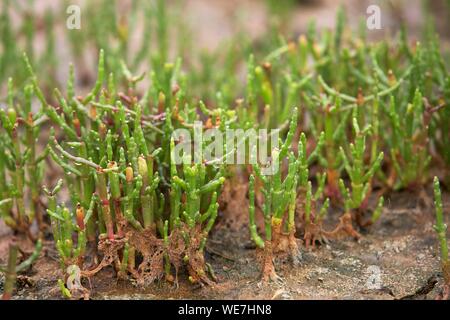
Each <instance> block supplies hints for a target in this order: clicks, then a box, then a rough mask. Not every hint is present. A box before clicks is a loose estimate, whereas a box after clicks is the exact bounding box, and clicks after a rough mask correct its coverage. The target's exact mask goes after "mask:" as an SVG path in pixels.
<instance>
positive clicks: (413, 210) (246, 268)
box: [0, 185, 450, 299]
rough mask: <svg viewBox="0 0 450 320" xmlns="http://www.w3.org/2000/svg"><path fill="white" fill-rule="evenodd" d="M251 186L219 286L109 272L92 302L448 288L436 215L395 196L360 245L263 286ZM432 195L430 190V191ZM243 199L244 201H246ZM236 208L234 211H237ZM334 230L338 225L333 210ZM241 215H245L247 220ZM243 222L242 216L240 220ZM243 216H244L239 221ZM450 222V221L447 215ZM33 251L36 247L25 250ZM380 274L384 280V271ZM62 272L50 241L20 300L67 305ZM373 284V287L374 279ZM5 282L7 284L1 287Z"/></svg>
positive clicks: (220, 255)
mask: <svg viewBox="0 0 450 320" xmlns="http://www.w3.org/2000/svg"><path fill="white" fill-rule="evenodd" d="M245 189H246V186H245V185H242V186H240V187H239V189H238V194H239V195H241V196H240V199H239V196H236V197H237V198H236V202H235V203H237V204H240V207H241V208H244V209H241V210H240V211H241V212H237V213H238V216H237V218H238V219H230V218H229V217H230V212H229V209H228V208H225V212H222V214H221V218H220V220H219V222H218V224H217V227H216V228H215V229H214V232H213V233H212V235H211V236H210V239H209V241H208V244H207V250H206V260H207V262H209V263H210V264H211V265H212V266H213V268H214V271H215V273H216V276H217V278H218V282H217V284H216V285H215V286H213V287H203V288H201V287H197V286H194V285H192V284H190V283H189V282H188V281H187V280H186V277H185V274H184V273H183V272H182V273H181V274H180V276H179V278H180V281H179V287H178V288H176V287H174V286H173V285H171V284H169V283H167V282H165V281H162V282H160V283H155V284H154V285H152V286H150V287H148V288H146V289H142V288H137V287H136V286H135V285H134V284H133V282H132V281H119V282H118V281H117V280H116V276H115V273H114V271H113V269H112V268H106V269H104V270H103V271H101V272H100V273H98V274H97V275H96V276H95V277H93V278H92V279H91V280H90V283H89V282H85V283H84V284H85V286H86V287H88V288H90V289H91V298H92V299H434V298H436V296H437V295H438V294H439V292H440V290H441V288H442V277H441V273H440V263H439V251H438V241H437V238H436V235H435V232H434V231H433V223H434V208H433V207H431V208H426V207H424V205H423V204H421V203H419V202H418V201H417V199H418V198H417V196H416V195H414V194H410V193H407V192H401V193H395V194H392V195H391V196H390V197H389V198H388V199H387V201H386V205H385V209H384V212H383V215H382V217H381V219H380V221H378V222H377V223H376V224H375V225H374V226H373V227H371V229H369V230H366V231H363V238H362V239H361V240H359V241H358V242H356V241H354V240H351V239H344V240H339V241H332V242H329V243H328V244H323V245H318V246H317V247H316V248H315V249H313V250H309V251H306V250H305V249H302V260H301V264H300V265H298V266H293V265H292V264H291V263H290V262H289V261H277V263H276V267H277V272H278V274H279V275H280V276H281V277H282V279H283V283H281V284H275V283H269V284H264V283H261V282H260V281H259V276H260V263H259V259H258V256H259V254H258V252H257V250H256V249H255V248H254V246H253V245H252V242H251V240H250V235H249V232H248V229H247V226H246V216H244V214H245V213H246V212H244V211H245V207H246V204H245V202H246V201H247V200H246V198H245V197H246V196H245V195H246V192H245ZM427 192H428V194H429V195H431V194H432V193H431V190H427ZM242 195H243V196H242ZM443 198H444V211H445V212H448V210H449V208H450V197H449V194H448V193H445V194H444V195H443ZM235 209H236V207H234V208H233V210H235ZM333 211H335V212H334V213H331V214H330V215H329V217H328V219H327V226H326V227H327V228H328V229H331V228H332V227H333V226H334V224H335V223H336V222H337V219H338V217H339V210H333ZM240 214H242V216H240ZM235 217H236V216H235ZM239 217H241V218H240V219H239ZM446 218H447V222H449V220H450V219H449V216H448V215H446ZM10 239H11V237H10V235H8V234H5V233H4V232H3V235H2V236H1V238H0V260H3V262H4V260H5V257H6V255H7V254H6V249H7V243H8V242H9V241H10ZM24 248H27V249H28V250H30V251H31V250H32V246H31V245H30V244H28V246H26V245H25V246H24ZM378 270H379V271H380V273H379V277H378V276H377V273H376V272H377V271H378ZM61 275H62V274H61V271H60V269H59V264H58V262H57V254H56V250H55V249H54V247H53V244H52V242H51V241H48V242H47V243H46V245H45V247H44V249H43V252H42V253H41V257H40V258H39V259H38V260H37V261H36V263H35V264H34V265H33V267H32V268H31V269H30V270H28V271H27V272H26V273H24V274H23V275H22V276H20V277H19V281H18V290H17V293H16V295H15V296H14V299H60V298H61V295H60V292H59V289H58V287H57V285H56V283H57V280H58V278H60V277H61ZM371 279H372V280H374V281H375V282H372V284H373V285H370V283H371V282H370V280H371ZM2 282H3V279H0V287H1V286H2Z"/></svg>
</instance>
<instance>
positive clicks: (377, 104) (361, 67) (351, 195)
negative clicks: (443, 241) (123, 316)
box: [0, 0, 450, 298]
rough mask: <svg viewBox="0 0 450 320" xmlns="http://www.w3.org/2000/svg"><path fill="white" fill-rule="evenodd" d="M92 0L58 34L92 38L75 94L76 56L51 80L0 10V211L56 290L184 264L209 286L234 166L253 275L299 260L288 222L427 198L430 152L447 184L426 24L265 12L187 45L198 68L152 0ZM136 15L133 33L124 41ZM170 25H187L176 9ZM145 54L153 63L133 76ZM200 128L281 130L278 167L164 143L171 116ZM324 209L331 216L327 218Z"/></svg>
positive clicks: (444, 111)
mask: <svg viewBox="0 0 450 320" xmlns="http://www.w3.org/2000/svg"><path fill="white" fill-rule="evenodd" d="M93 3H94V2H93ZM144 3H145V4H144ZM3 5H4V6H6V7H7V6H8V5H9V2H8V1H5V4H3ZM100 8H101V10H100V11H102V12H103V14H98V15H97V14H96V13H98V11H96V10H97V9H94V8H91V10H87V11H86V12H90V13H91V14H92V16H90V17H89V19H88V21H90V22H91V23H90V24H89V25H88V26H87V29H88V30H89V32H86V33H85V32H80V33H76V32H75V31H70V33H69V36H70V37H71V43H72V46H73V48H72V49H73V52H74V53H75V56H77V57H81V56H82V54H81V53H84V52H85V51H87V49H88V47H90V46H92V45H93V46H94V47H95V48H96V49H98V50H99V52H100V54H99V59H98V70H97V78H96V81H95V83H94V85H93V88H92V89H91V90H90V91H89V92H88V93H87V94H85V95H83V96H80V95H77V94H76V92H75V91H76V90H78V84H79V82H80V81H78V82H77V81H76V79H77V78H78V79H80V78H82V76H83V73H84V72H85V70H81V73H78V72H79V71H78V68H75V67H74V66H72V65H71V66H70V67H69V76H68V81H67V85H66V88H65V89H64V90H63V89H55V90H54V91H51V90H49V86H51V85H52V83H51V84H49V83H47V82H46V81H44V80H45V79H44V80H42V78H44V74H45V71H43V70H44V69H42V66H44V67H45V66H47V64H46V63H44V62H39V61H37V60H36V59H35V57H34V56H33V55H32V54H31V53H30V51H29V50H25V51H27V52H28V54H24V55H23V56H20V59H19V58H18V57H19V55H18V50H19V49H18V48H17V47H16V46H11V47H8V44H10V43H11V41H12V42H14V41H13V40H12V39H13V35H14V30H11V28H10V27H8V23H7V22H8V19H9V14H8V10H6V11H2V12H3V13H2V17H1V23H0V26H1V32H2V34H5V35H6V36H4V37H2V38H1V39H2V44H1V45H2V48H11V49H8V52H7V54H4V55H3V56H2V60H1V61H0V63H1V65H2V66H3V65H6V66H11V67H8V68H17V70H19V69H20V70H22V69H23V70H24V72H22V73H20V72H18V71H17V70H8V68H6V69H5V68H0V70H1V72H2V73H1V74H0V83H1V82H2V80H3V81H4V79H6V78H7V77H8V76H10V75H11V74H12V73H14V75H15V78H14V79H12V80H9V81H8V85H7V87H8V90H7V91H8V94H7V99H6V107H5V108H2V110H1V112H0V120H1V127H0V151H1V152H0V181H1V182H4V183H1V184H0V194H1V199H0V210H1V211H0V216H1V219H2V220H3V221H4V222H5V223H6V224H7V225H8V226H10V227H11V229H13V230H14V232H15V233H16V234H20V235H25V236H27V237H29V238H30V239H31V240H32V241H35V242H36V241H39V239H43V238H45V237H48V236H49V235H50V234H51V237H52V238H53V240H54V243H55V247H56V249H57V251H58V253H59V257H60V264H61V270H62V274H63V276H62V278H61V279H60V281H59V286H60V288H61V291H62V293H63V294H64V295H65V296H66V297H72V298H76V297H80V296H81V297H86V296H88V295H89V291H88V290H87V289H86V288H85V287H84V286H83V279H85V278H90V277H93V276H94V275H95V274H96V273H98V272H99V271H100V270H102V269H103V268H105V267H112V268H113V269H114V270H115V271H116V274H117V277H118V278H120V279H130V278H134V279H135V280H136V281H137V283H138V284H140V285H148V284H150V283H152V282H153V281H155V280H159V279H162V278H165V279H166V280H167V281H169V282H173V283H175V284H176V283H177V282H178V272H179V270H180V269H183V270H184V271H186V273H187V274H188V279H189V280H190V281H191V282H193V283H200V284H213V283H214V281H215V277H214V273H213V270H212V268H211V266H210V265H209V264H208V263H207V262H206V261H205V259H204V251H205V248H206V242H207V238H208V234H209V233H210V231H212V230H213V227H214V224H215V221H216V219H217V217H218V215H219V204H220V203H219V199H220V194H221V187H222V185H223V184H224V182H225V179H226V178H228V177H232V176H233V175H237V174H239V172H244V175H245V176H246V177H247V176H248V177H249V178H248V190H249V194H248V196H249V208H248V211H249V233H250V236H251V238H252V239H253V241H254V242H255V244H256V246H257V247H258V248H260V249H261V250H263V251H264V255H263V263H262V265H263V268H262V269H263V272H262V275H263V279H265V280H278V279H279V278H278V276H277V274H276V272H275V265H274V255H275V256H281V255H283V254H286V253H287V254H288V255H289V256H290V257H291V259H292V261H293V262H294V263H297V262H298V261H299V259H300V256H301V255H300V251H301V250H302V249H301V248H302V245H301V243H300V241H299V239H297V237H298V236H299V235H300V236H301V237H302V238H303V240H304V246H305V247H307V248H310V247H314V246H315V245H316V244H317V243H320V242H322V241H327V240H328V239H335V238H339V237H342V236H344V237H346V236H350V237H353V238H359V237H360V236H361V235H360V233H359V230H361V229H363V228H366V227H368V226H369V225H372V224H374V223H375V222H376V221H377V220H378V219H379V218H380V216H381V213H382V211H383V202H384V196H386V195H387V196H388V195H389V194H388V192H390V191H392V190H402V189H410V190H415V191H416V192H419V193H420V195H422V196H423V194H424V193H423V192H421V191H423V188H424V187H425V186H426V184H427V183H428V181H429V175H428V171H429V168H430V166H431V164H433V165H434V164H435V165H436V166H439V168H441V169H442V172H443V178H444V179H445V183H446V185H447V186H448V185H449V183H450V153H449V149H448V142H450V131H449V130H450V127H449V123H450V111H449V110H450V109H449V107H448V102H449V101H450V74H449V72H448V70H447V67H446V65H445V63H444V61H445V60H444V56H443V54H442V53H441V51H440V45H439V43H438V39H437V37H436V36H435V33H434V31H433V30H432V29H431V28H429V29H428V31H427V34H426V37H425V39H424V40H423V41H424V42H423V43H422V44H421V43H419V42H416V43H415V44H414V45H412V46H411V45H410V44H409V43H408V41H407V35H406V32H405V30H404V29H402V31H401V32H400V34H399V35H398V39H397V40H396V41H395V42H392V41H387V40H386V41H383V42H379V43H371V42H369V41H367V39H366V35H365V32H364V29H363V28H361V29H360V30H359V33H358V34H354V33H352V32H351V31H350V30H349V29H348V28H346V24H345V12H344V11H343V10H340V11H339V13H338V16H337V24H336V28H335V31H334V32H332V31H328V30H325V31H322V32H319V31H317V30H316V28H315V25H314V24H313V23H311V24H310V26H309V28H308V31H307V34H306V35H301V36H300V37H299V38H298V39H289V40H287V39H285V38H284V37H283V36H281V35H279V36H274V35H275V32H276V31H275V30H276V28H275V26H277V25H278V26H279V24H280V21H278V22H275V21H274V22H273V25H272V28H271V35H272V36H271V37H269V38H270V39H268V40H267V41H266V42H264V44H263V45H262V46H256V45H254V44H253V43H251V42H250V41H248V39H247V38H245V36H243V35H242V33H241V34H239V35H237V36H236V38H233V41H232V43H231V44H224V45H223V46H222V47H221V49H220V50H218V51H217V52H213V53H202V54H199V55H194V56H195V58H196V59H198V60H199V61H201V62H202V63H201V64H199V65H198V64H196V63H194V61H193V60H192V59H193V58H192V57H190V56H189V55H187V51H189V50H187V49H188V48H190V46H189V45H188V44H189V41H186V42H183V41H180V44H179V46H178V47H177V48H172V45H173V44H172V41H169V26H172V27H173V26H174V25H176V24H171V23H169V22H170V17H169V16H170V14H169V13H168V12H167V8H166V6H165V4H164V1H162V0H158V1H154V2H152V3H151V4H149V3H147V2H140V1H135V2H133V6H132V8H131V10H130V12H129V13H123V14H122V13H121V14H120V15H119V17H118V16H117V15H118V14H117V12H116V10H115V9H114V8H115V6H114V5H111V3H110V1H101V5H100ZM141 9H142V10H141ZM128 14H129V15H128ZM140 14H143V15H144V17H143V21H144V22H145V26H146V27H145V28H144V30H146V31H145V32H144V33H145V34H144V36H143V39H144V40H143V41H142V43H140V44H139V45H140V46H139V45H138V46H137V47H138V48H139V50H138V51H137V53H135V54H133V52H134V51H132V50H130V48H131V46H132V45H134V47H136V44H133V43H131V40H130V35H131V33H132V32H134V31H136V30H138V29H137V26H136V25H135V21H136V20H137V18H136V17H138V16H140ZM49 20H51V19H49ZM49 23H50V22H49ZM177 26H178V32H180V33H181V35H182V36H181V37H180V39H181V38H187V39H188V38H189V36H188V35H187V34H183V33H182V31H183V30H184V29H185V28H184V27H183V25H182V22H179V25H177ZM279 27H281V26H279ZM153 31H154V32H153ZM136 32H137V31H136ZM29 37H30V38H33V35H32V34H30V35H29ZM153 38H155V39H156V40H157V41H154V42H152V41H151V39H153ZM49 42H50V40H49ZM153 43H156V48H154V47H153ZM48 48H49V50H54V49H52V48H53V47H52V46H51V42H50V43H49V44H48ZM224 48H225V50H224ZM172 49H173V50H172ZM22 51H23V50H22ZM171 51H175V53H176V56H177V57H176V58H171V55H170V54H169V52H171ZM50 52H53V51H50ZM249 52H251V54H248V53H249ZM19 60H20V61H22V62H23V63H19V62H18V61H19ZM13 61H14V62H13ZM53 63H56V62H54V61H53V60H49V63H48V66H49V67H54V65H53ZM80 64H83V63H82V62H79V61H78V62H77V61H76V65H80ZM242 64H245V66H246V78H245V79H246V80H245V83H243V81H242V79H241V77H240V73H239V70H241V69H240V68H241V66H242ZM19 65H20V67H19ZM143 66H144V67H145V70H148V69H150V71H151V72H150V73H149V76H147V75H146V74H145V73H139V72H140V71H141V70H140V69H141V68H142V67H143ZM36 67H37V69H34V68H36ZM75 70H77V74H76V73H75ZM11 71H14V72H11ZM16 71H17V72H16ZM135 73H138V75H135ZM16 76H17V80H16ZM0 87H1V85H0ZM59 87H61V86H59ZM198 122H200V123H201V126H200V127H198V126H196V123H198ZM211 128H214V129H217V130H219V131H220V132H222V133H225V131H226V130H228V129H245V130H247V129H252V130H255V131H256V130H258V129H279V131H280V134H281V138H280V141H279V143H278V145H279V147H278V148H275V147H273V148H272V149H271V150H270V151H269V152H268V154H267V156H268V159H269V162H270V163H269V165H270V164H271V165H274V164H276V166H275V167H276V168H279V170H275V171H273V172H269V173H268V172H267V168H266V165H267V163H252V165H251V166H245V165H236V164H222V163H219V162H214V161H207V160H205V159H202V158H201V157H200V161H195V160H196V158H197V157H198V155H197V154H195V155H194V157H192V155H191V154H177V150H178V148H177V146H178V145H179V144H183V143H186V142H185V141H183V137H182V136H177V135H176V134H175V132H178V131H176V130H178V129H182V130H184V131H185V132H188V133H190V134H193V135H194V136H195V134H199V131H200V133H201V132H202V131H203V130H206V129H211ZM241 144H243V145H245V146H247V142H246V139H245V138H244V140H243V142H242V141H241ZM206 146H207V144H206V142H205V141H203V142H202V147H206ZM224 147H225V150H226V147H227V146H226V143H225V144H224ZM257 151H258V152H259V151H260V150H257V149H252V150H250V153H253V154H256V152H257ZM232 152H233V150H226V153H227V154H228V153H232ZM180 157H181V158H182V159H183V161H182V164H177V162H176V158H180ZM197 160H198V159H197ZM236 167H239V169H240V170H235V169H236ZM241 169H242V170H241ZM311 172H316V173H317V175H316V179H313V177H314V176H313V175H312V174H311ZM54 176H56V178H55V177H54ZM60 178H61V179H60ZM44 184H46V185H55V187H54V188H53V189H51V188H45V187H43V185H44ZM62 190H64V191H68V192H61V191H62ZM436 190H437V189H436ZM65 194H67V195H65ZM437 203H438V202H437ZM331 206H333V207H334V209H335V210H334V211H336V210H337V211H338V212H339V214H341V216H340V220H339V223H338V225H337V226H336V227H335V228H334V229H333V230H330V231H327V230H325V228H324V226H323V222H324V220H325V217H326V215H327V213H328V211H329V208H330V207H331ZM438 207H439V206H438ZM259 213H260V214H261V216H262V218H263V223H262V225H260V224H259V220H258V217H259V215H258V214H259ZM367 215H370V217H369V218H366V219H364V218H365V217H366V216H367ZM438 216H439V215H438ZM439 221H441V222H442V219H441V220H439V219H438V224H437V228H438V231H439V234H440V235H441V233H442V232H441V231H442V223H441V222H439ZM36 226H37V228H36ZM259 227H262V229H263V235H261V234H262V232H261V230H260V228H259ZM13 253H14V252H13ZM12 256H13V257H14V254H12ZM96 257H99V258H100V259H99V261H100V262H98V263H96V261H97V259H96ZM14 260H15V259H14ZM12 264H14V263H12ZM11 268H12V267H11ZM11 270H12V269H11Z"/></svg>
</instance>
